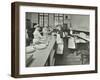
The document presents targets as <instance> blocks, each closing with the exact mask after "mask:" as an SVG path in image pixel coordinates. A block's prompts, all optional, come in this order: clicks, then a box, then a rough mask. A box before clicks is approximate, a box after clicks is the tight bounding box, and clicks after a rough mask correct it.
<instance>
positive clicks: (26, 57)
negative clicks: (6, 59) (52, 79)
mask: <svg viewBox="0 0 100 80" xmlns="http://www.w3.org/2000/svg"><path fill="white" fill-rule="evenodd" d="M97 35H98V34H97V7H96V6H81V5H65V4H49V3H47V4H46V3H31V2H13V3H12V4H11V76H12V77H15V78H25V77H39V76H57V75H72V74H86V73H97V57H98V55H97V49H98V48H97V44H98V43H97ZM59 36H60V37H59Z"/></svg>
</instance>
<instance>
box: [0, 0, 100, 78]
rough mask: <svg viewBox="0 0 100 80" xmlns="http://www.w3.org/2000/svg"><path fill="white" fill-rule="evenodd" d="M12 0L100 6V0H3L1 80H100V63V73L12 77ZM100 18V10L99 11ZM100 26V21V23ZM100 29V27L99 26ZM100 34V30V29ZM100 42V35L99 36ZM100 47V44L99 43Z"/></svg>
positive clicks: (1, 15)
mask: <svg viewBox="0 0 100 80" xmlns="http://www.w3.org/2000/svg"><path fill="white" fill-rule="evenodd" d="M12 1H30V2H41V3H56V4H73V5H75V4H76V5H89V6H93V5H94V6H98V5H100V4H99V3H100V0H1V2H0V10H1V11H0V54H1V55H0V63H1V65H0V80H100V64H99V65H98V67H99V73H98V74H81V75H64V76H54V77H39V78H21V79H15V78H12V77H10V74H11V73H10V68H11V64H10V63H11V60H10V59H11V2H12ZM99 9H100V6H99ZM98 14H99V15H98V19H99V20H100V11H99V13H98ZM98 26H100V23H99V24H98ZM98 28H99V29H98V31H99V30H100V27H98ZM99 35H100V31H99ZM98 44H100V37H99V38H98ZM99 47H100V45H99ZM99 53H100V50H99ZM98 57H99V59H98V63H100V62H99V61H100V54H98Z"/></svg>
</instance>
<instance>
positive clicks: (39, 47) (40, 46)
mask: <svg viewBox="0 0 100 80" xmlns="http://www.w3.org/2000/svg"><path fill="white" fill-rule="evenodd" d="M46 47H47V45H46V44H39V45H35V48H36V49H38V50H40V49H44V48H46Z"/></svg>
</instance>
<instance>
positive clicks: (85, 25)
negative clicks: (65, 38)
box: [71, 15, 90, 31]
mask: <svg viewBox="0 0 100 80" xmlns="http://www.w3.org/2000/svg"><path fill="white" fill-rule="evenodd" d="M71 24H72V27H73V29H75V30H82V31H89V27H90V26H89V16H87V15H71Z"/></svg>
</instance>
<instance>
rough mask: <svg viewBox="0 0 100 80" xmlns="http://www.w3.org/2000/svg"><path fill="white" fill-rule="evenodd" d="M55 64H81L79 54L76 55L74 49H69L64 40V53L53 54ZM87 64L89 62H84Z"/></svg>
mask: <svg viewBox="0 0 100 80" xmlns="http://www.w3.org/2000/svg"><path fill="white" fill-rule="evenodd" d="M84 47H85V46H84ZM55 58H56V61H55V66H58V65H81V64H82V61H81V54H79V55H77V53H76V51H73V52H72V51H71V50H70V49H68V43H67V41H66V40H64V54H63V55H60V54H56V56H55ZM85 64H89V62H87V63H85Z"/></svg>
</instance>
